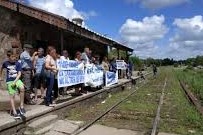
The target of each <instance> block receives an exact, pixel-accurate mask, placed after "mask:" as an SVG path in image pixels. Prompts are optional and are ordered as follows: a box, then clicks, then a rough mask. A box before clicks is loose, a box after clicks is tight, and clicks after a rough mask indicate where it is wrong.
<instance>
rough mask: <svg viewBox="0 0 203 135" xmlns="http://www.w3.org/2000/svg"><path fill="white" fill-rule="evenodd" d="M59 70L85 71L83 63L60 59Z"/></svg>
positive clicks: (58, 62) (58, 61)
mask: <svg viewBox="0 0 203 135" xmlns="http://www.w3.org/2000/svg"><path fill="white" fill-rule="evenodd" d="M57 68H58V69H59V70H78V69H81V70H83V68H84V66H83V63H80V62H78V61H75V60H64V59H59V60H57Z"/></svg>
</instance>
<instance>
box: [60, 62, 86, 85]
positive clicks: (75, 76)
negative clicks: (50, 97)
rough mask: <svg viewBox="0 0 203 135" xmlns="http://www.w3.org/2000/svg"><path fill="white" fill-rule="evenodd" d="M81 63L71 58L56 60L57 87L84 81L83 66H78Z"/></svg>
mask: <svg viewBox="0 0 203 135" xmlns="http://www.w3.org/2000/svg"><path fill="white" fill-rule="evenodd" d="M80 65H81V63H79V62H78V61H73V60H58V61H57V68H58V69H59V71H58V76H57V77H58V78H57V80H58V87H59V88H60V87H67V86H72V85H76V84H80V83H84V81H85V74H84V68H83V67H82V68H81V67H80Z"/></svg>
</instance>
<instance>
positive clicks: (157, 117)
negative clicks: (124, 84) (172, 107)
mask: <svg viewBox="0 0 203 135" xmlns="http://www.w3.org/2000/svg"><path fill="white" fill-rule="evenodd" d="M166 84H167V80H166V79H165V81H164V84H163V85H153V86H155V87H158V89H160V87H162V88H161V89H162V90H161V96H160V98H159V102H158V107H157V110H156V115H155V117H154V120H153V125H152V128H151V131H150V133H149V134H150V135H156V134H157V133H158V127H159V121H160V112H161V107H162V104H163V101H164V94H165V88H166ZM143 86H145V84H142V85H141V86H140V87H139V88H137V89H135V90H133V91H131V92H130V93H129V94H128V95H127V96H125V97H124V98H122V99H121V100H119V101H118V102H116V103H115V104H113V105H112V106H111V107H109V108H108V109H106V110H105V111H103V112H102V113H101V114H100V115H98V116H97V117H95V118H93V119H92V120H91V121H90V122H88V123H86V124H85V125H83V126H82V127H81V128H79V129H78V130H76V131H75V132H73V133H72V134H71V135H79V134H81V133H82V132H84V131H85V130H87V129H88V128H89V127H91V126H92V125H94V124H95V123H96V122H97V121H98V120H100V119H102V118H103V117H104V116H105V115H107V114H108V113H109V112H110V111H112V110H114V109H115V108H116V107H118V106H119V105H120V104H121V103H123V102H124V101H126V100H128V98H129V97H131V96H132V95H135V94H136V92H137V91H138V90H139V89H141V88H143Z"/></svg>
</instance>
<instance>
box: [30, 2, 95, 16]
mask: <svg viewBox="0 0 203 135" xmlns="http://www.w3.org/2000/svg"><path fill="white" fill-rule="evenodd" d="M29 4H30V5H32V6H34V7H37V8H40V9H43V10H46V11H48V12H51V13H54V14H57V15H60V16H63V17H65V18H68V19H70V20H71V19H72V18H78V17H79V18H82V19H88V18H89V17H90V16H95V15H96V12H95V11H90V12H89V13H85V12H80V11H78V10H76V9H75V8H74V3H73V1H71V0H29ZM93 13H94V14H93ZM84 14H85V16H84ZM86 17H88V18H86Z"/></svg>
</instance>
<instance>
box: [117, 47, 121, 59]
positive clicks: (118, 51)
mask: <svg viewBox="0 0 203 135" xmlns="http://www.w3.org/2000/svg"><path fill="white" fill-rule="evenodd" d="M117 56H118V58H117V59H120V50H119V49H118V48H117Z"/></svg>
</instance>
